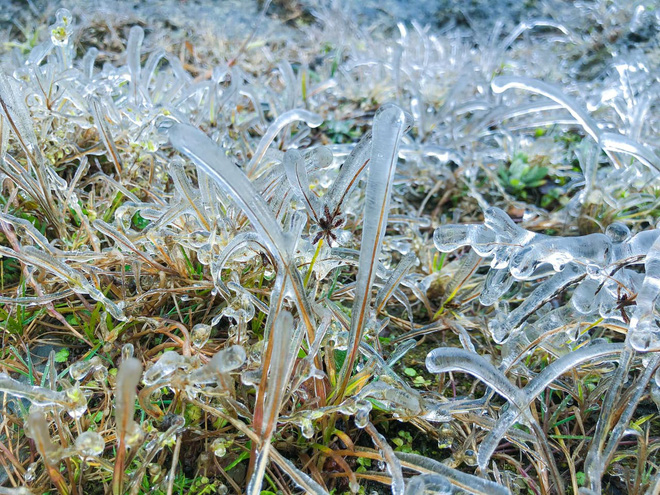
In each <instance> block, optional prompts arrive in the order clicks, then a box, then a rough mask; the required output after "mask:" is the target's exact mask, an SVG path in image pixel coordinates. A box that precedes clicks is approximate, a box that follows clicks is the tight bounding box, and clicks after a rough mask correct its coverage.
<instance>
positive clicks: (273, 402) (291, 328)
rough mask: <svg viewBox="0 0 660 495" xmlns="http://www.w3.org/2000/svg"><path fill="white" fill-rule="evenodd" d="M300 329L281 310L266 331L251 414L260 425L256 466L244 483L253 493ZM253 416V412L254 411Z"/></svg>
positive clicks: (258, 485) (253, 494)
mask: <svg viewBox="0 0 660 495" xmlns="http://www.w3.org/2000/svg"><path fill="white" fill-rule="evenodd" d="M302 335H303V332H302V331H300V330H299V329H297V328H296V326H295V325H294V322H293V316H291V313H289V312H288V311H281V312H280V313H279V315H278V317H277V319H276V320H275V323H274V327H273V331H272V332H271V333H270V337H269V342H268V347H269V349H267V353H266V357H265V358H264V359H263V363H264V366H266V365H268V370H264V371H263V375H262V380H261V384H260V386H259V389H258V391H257V394H258V396H257V403H262V404H263V408H262V411H263V414H262V418H263V419H259V418H255V425H256V426H257V427H259V426H261V431H257V433H258V434H259V435H260V438H261V445H260V446H259V453H258V455H257V461H256V467H255V470H254V473H253V474H252V478H251V479H250V482H249V484H248V494H250V495H256V494H258V493H260V492H261V483H262V481H263V477H264V474H265V470H266V462H267V461H268V453H269V450H270V439H271V437H272V436H273V432H274V431H275V426H276V425H277V418H278V417H279V414H280V408H281V407H282V398H283V397H284V395H285V393H286V387H287V383H288V382H289V379H290V377H291V372H292V371H293V365H294V363H295V355H296V353H297V352H298V349H299V348H300V343H301V338H302ZM255 416H256V415H255Z"/></svg>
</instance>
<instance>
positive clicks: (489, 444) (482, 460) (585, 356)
mask: <svg viewBox="0 0 660 495" xmlns="http://www.w3.org/2000/svg"><path fill="white" fill-rule="evenodd" d="M622 350H623V344H598V345H593V346H589V347H583V348H581V349H578V350H576V351H573V352H571V353H569V354H567V355H565V356H562V357H561V358H559V359H557V360H556V361H554V362H552V363H551V364H550V365H549V366H547V367H546V368H544V369H543V371H541V373H539V374H538V375H536V377H534V378H533V379H532V381H531V382H530V383H529V384H528V385H527V386H526V387H525V388H524V389H523V390H522V393H523V394H524V395H525V401H526V402H527V406H526V407H529V405H531V403H532V402H533V401H534V400H535V399H536V398H537V397H538V396H539V395H540V394H541V393H542V392H543V391H544V390H545V389H546V388H547V387H548V386H549V385H550V384H551V383H552V382H553V381H554V380H556V379H557V378H558V377H560V376H561V375H563V374H564V373H566V372H567V371H570V370H572V369H574V368H575V367H577V366H579V365H580V364H582V363H585V362H590V361H595V360H597V359H602V358H604V357H607V356H612V355H617V354H621V351H622ZM520 414H521V410H520V409H518V408H517V407H509V409H507V411H506V412H505V413H504V414H502V416H500V418H499V419H498V420H497V423H496V424H495V428H493V429H492V430H491V432H490V433H489V434H488V436H487V437H486V438H485V439H484V441H483V442H482V443H481V445H480V446H479V453H478V454H477V464H478V465H479V467H480V468H481V469H486V466H487V465H488V461H489V459H490V458H491V456H492V455H493V452H495V449H496V448H497V446H498V444H499V443H500V440H502V437H504V435H505V434H506V432H507V431H508V430H509V428H511V427H512V426H513V425H514V423H515V422H516V420H517V419H518V417H519V416H520Z"/></svg>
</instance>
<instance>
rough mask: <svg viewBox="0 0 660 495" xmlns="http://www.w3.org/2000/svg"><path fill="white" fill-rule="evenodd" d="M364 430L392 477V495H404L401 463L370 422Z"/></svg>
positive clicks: (404, 486)
mask: <svg viewBox="0 0 660 495" xmlns="http://www.w3.org/2000/svg"><path fill="white" fill-rule="evenodd" d="M364 429H365V431H366V432H367V433H368V434H369V436H370V437H371V439H372V440H373V442H374V445H376V447H378V450H380V452H381V455H382V456H383V461H384V462H385V466H387V472H388V473H390V476H391V477H392V495H404V491H405V488H406V485H405V482H404V480H403V470H402V469H401V461H400V460H399V459H398V458H397V457H396V455H395V453H394V449H392V447H390V444H389V443H387V440H386V439H385V437H384V436H383V435H381V434H380V433H378V430H376V427H375V426H374V425H373V424H372V423H371V421H367V424H366V426H365V427H364Z"/></svg>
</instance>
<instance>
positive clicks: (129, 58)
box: [126, 26, 144, 104]
mask: <svg viewBox="0 0 660 495" xmlns="http://www.w3.org/2000/svg"><path fill="white" fill-rule="evenodd" d="M143 40H144V29H142V28H141V27H140V26H133V27H132V28H131V30H130V31H129V32H128V43H127V45H126V65H128V73H129V75H130V76H131V81H130V89H129V91H130V95H131V102H132V103H133V104H137V103H140V100H139V91H140V69H141V68H142V65H141V64H140V48H142V41H143Z"/></svg>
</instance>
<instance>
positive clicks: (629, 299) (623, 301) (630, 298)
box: [616, 287, 637, 325]
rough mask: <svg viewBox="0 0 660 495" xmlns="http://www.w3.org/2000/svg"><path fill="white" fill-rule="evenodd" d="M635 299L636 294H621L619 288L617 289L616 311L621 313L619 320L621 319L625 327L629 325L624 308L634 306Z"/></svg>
mask: <svg viewBox="0 0 660 495" xmlns="http://www.w3.org/2000/svg"><path fill="white" fill-rule="evenodd" d="M635 299H637V294H628V293H625V294H621V287H619V288H618V290H617V301H616V302H617V303H618V304H617V305H616V309H617V310H618V311H621V318H623V321H624V322H625V323H626V325H629V324H630V318H628V315H627V314H626V310H625V308H626V306H635V305H636V304H637V303H636V302H635Z"/></svg>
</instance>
